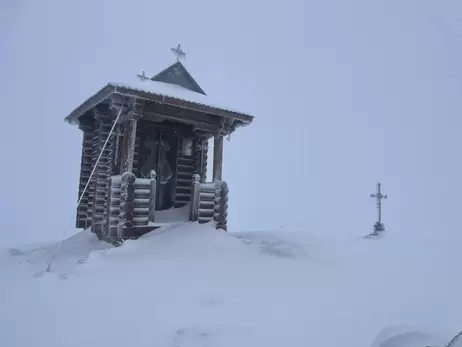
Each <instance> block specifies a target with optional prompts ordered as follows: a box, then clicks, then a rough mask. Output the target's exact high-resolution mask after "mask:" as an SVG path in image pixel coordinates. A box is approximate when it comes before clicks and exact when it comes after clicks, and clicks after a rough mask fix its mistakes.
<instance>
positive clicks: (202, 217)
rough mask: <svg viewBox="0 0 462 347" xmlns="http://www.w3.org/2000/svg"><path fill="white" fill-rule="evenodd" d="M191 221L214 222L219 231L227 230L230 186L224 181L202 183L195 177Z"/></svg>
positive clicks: (198, 177)
mask: <svg viewBox="0 0 462 347" xmlns="http://www.w3.org/2000/svg"><path fill="white" fill-rule="evenodd" d="M192 185H193V187H192V193H191V194H192V196H191V205H190V214H189V219H190V220H191V221H193V222H196V221H197V222H199V223H208V222H211V221H214V223H215V226H216V228H217V229H223V230H225V231H226V230H227V218H228V185H227V184H226V182H224V181H215V182H211V183H201V182H200V176H199V175H197V174H196V175H194V176H193V183H192Z"/></svg>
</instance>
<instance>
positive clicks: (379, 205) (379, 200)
mask: <svg viewBox="0 0 462 347" xmlns="http://www.w3.org/2000/svg"><path fill="white" fill-rule="evenodd" d="M381 187H382V184H381V183H380V182H379V183H377V192H376V193H375V194H371V195H370V197H371V198H376V199H377V212H378V215H379V216H378V217H379V220H378V222H379V223H382V199H386V198H387V196H386V195H383V194H382V192H381V191H380V188H381Z"/></svg>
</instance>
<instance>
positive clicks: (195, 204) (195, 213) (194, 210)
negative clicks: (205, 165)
mask: <svg viewBox="0 0 462 347" xmlns="http://www.w3.org/2000/svg"><path fill="white" fill-rule="evenodd" d="M200 181H201V176H199V175H198V174H195V175H193V183H192V189H191V205H190V210H189V220H190V221H191V222H197V220H198V219H199V189H200V185H201V183H200Z"/></svg>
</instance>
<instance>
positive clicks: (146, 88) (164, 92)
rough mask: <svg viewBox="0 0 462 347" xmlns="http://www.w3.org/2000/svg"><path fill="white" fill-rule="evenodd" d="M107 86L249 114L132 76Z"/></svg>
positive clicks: (211, 98) (174, 87) (172, 85)
mask: <svg viewBox="0 0 462 347" xmlns="http://www.w3.org/2000/svg"><path fill="white" fill-rule="evenodd" d="M109 84H110V85H113V86H115V87H124V88H129V89H133V90H138V91H142V92H146V93H151V94H156V95H160V96H167V97H171V98H175V99H180V100H185V101H189V102H193V103H196V104H199V105H206V106H210V107H214V108H217V109H220V110H223V111H231V112H236V113H241V114H249V113H247V112H243V111H240V110H237V109H236V108H231V107H228V106H224V105H223V104H222V103H221V102H220V101H219V100H216V99H214V98H213V97H211V96H209V95H204V94H200V93H196V92H193V91H191V90H189V89H186V88H183V87H182V86H179V85H176V84H171V83H165V82H159V81H151V80H150V79H147V80H144V81H141V80H140V79H139V78H138V77H136V76H133V77H132V78H131V79H129V80H126V81H123V82H120V81H119V82H110V83H109Z"/></svg>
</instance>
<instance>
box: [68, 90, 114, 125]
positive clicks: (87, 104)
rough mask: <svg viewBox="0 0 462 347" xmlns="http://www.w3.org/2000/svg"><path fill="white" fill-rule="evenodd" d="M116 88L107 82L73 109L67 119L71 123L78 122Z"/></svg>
mask: <svg viewBox="0 0 462 347" xmlns="http://www.w3.org/2000/svg"><path fill="white" fill-rule="evenodd" d="M115 90H116V87H114V86H113V85H112V84H107V85H106V86H104V87H103V88H101V89H100V90H99V91H98V92H97V93H96V94H94V95H93V96H91V97H89V98H88V99H87V100H85V101H84V102H83V103H82V104H80V106H78V107H77V108H76V109H75V110H74V111H72V112H71V113H70V114H69V115H68V116H67V117H66V118H65V121H66V122H68V123H70V124H78V122H79V118H80V116H82V115H83V114H85V113H86V112H87V111H89V110H91V109H92V108H94V107H95V106H97V105H99V104H100V103H101V102H103V101H104V100H106V99H107V98H108V97H109V96H111V95H112V94H113V93H114V91H115Z"/></svg>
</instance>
